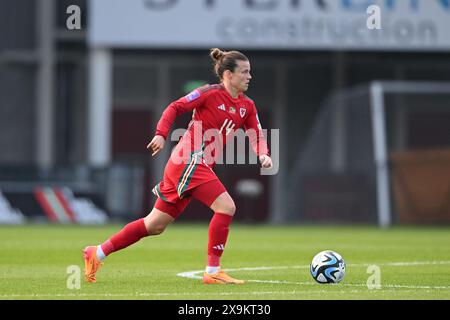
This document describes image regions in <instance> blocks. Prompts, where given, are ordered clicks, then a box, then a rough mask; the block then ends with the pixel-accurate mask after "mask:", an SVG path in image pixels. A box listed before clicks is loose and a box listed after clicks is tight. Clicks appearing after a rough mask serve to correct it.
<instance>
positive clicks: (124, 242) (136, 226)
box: [101, 218, 148, 256]
mask: <svg viewBox="0 0 450 320" xmlns="http://www.w3.org/2000/svg"><path fill="white" fill-rule="evenodd" d="M146 236H148V231H147V228H146V227H145V223H144V219H143V218H142V219H139V220H136V221H133V222H130V223H129V224H127V225H126V226H125V227H123V229H122V230H120V231H119V232H118V233H116V234H115V235H113V236H112V237H111V238H109V239H108V240H106V241H105V242H104V243H103V244H102V245H101V246H102V251H103V253H104V254H105V256H108V255H109V254H111V253H113V252H115V251H119V250H122V249H124V248H126V247H128V246H129V245H132V244H133V243H135V242H138V241H139V240H140V239H142V238H143V237H146Z"/></svg>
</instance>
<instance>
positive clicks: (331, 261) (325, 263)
mask: <svg viewBox="0 0 450 320" xmlns="http://www.w3.org/2000/svg"><path fill="white" fill-rule="evenodd" d="M310 271H311V276H312V277H313V278H314V280H316V281H317V282H319V283H338V282H341V281H342V279H343V278H344V276H345V261H344V259H343V258H342V256H341V255H340V254H339V253H337V252H334V251H331V250H325V251H322V252H319V253H318V254H316V255H315V256H314V258H313V260H312V262H311V268H310Z"/></svg>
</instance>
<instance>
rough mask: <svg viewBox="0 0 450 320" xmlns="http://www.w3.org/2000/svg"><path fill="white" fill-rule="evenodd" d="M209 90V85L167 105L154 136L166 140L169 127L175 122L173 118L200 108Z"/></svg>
mask: <svg viewBox="0 0 450 320" xmlns="http://www.w3.org/2000/svg"><path fill="white" fill-rule="evenodd" d="M209 89H210V85H205V86H203V87H200V88H197V89H195V90H194V91H192V92H191V93H189V94H188V95H186V96H184V97H181V98H180V99H178V100H176V101H174V102H172V103H171V104H169V105H168V106H167V108H166V109H165V110H164V112H163V113H162V116H161V118H160V119H159V121H158V124H157V126H156V132H155V135H160V136H163V137H164V139H167V136H168V134H169V130H170V127H171V126H172V124H173V122H174V121H175V118H176V117H178V116H179V115H181V114H183V113H186V112H189V111H192V110H194V109H195V108H199V107H201V106H202V105H203V103H204V102H205V100H206V97H207V92H208V91H209Z"/></svg>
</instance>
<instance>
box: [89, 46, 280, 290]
mask: <svg viewBox="0 0 450 320" xmlns="http://www.w3.org/2000/svg"><path fill="white" fill-rule="evenodd" d="M210 56H211V58H212V59H213V61H214V71H215V73H216V75H217V76H218V78H219V79H220V84H214V85H205V86H203V87H200V88H198V89H195V90H194V91H192V92H191V93H190V94H188V95H186V96H185V97H182V98H180V99H178V100H177V101H174V102H172V103H171V104H170V105H169V106H168V107H167V108H166V109H165V111H164V112H163V114H162V117H161V119H160V120H159V122H158V125H157V129H156V133H155V136H154V138H153V139H152V140H151V142H150V143H149V144H148V146H147V148H148V149H151V151H152V156H155V155H156V154H158V153H159V152H160V151H161V149H162V148H164V144H165V141H166V139H167V136H168V134H169V130H170V127H171V125H172V123H173V122H174V120H175V118H176V117H177V116H179V115H180V114H182V113H185V112H189V111H193V115H192V120H191V122H190V123H189V126H188V130H187V131H186V133H185V134H184V136H183V137H182V138H181V139H180V141H179V142H178V144H177V146H176V147H175V149H174V151H173V152H172V154H171V156H170V159H169V161H168V162H167V165H166V167H165V170H164V177H163V180H162V181H161V182H160V183H158V184H157V185H156V186H155V187H154V188H153V190H152V191H153V193H154V194H155V195H156V196H157V197H158V198H157V200H156V203H155V206H154V208H153V210H152V211H151V212H150V214H149V215H147V216H146V217H145V218H142V219H139V220H136V221H133V222H131V223H129V224H127V225H126V226H125V227H124V228H123V229H122V230H121V231H119V232H118V233H116V234H114V235H113V236H112V237H111V238H109V239H108V240H106V241H105V242H104V243H103V244H100V245H97V246H88V247H86V248H85V249H84V251H83V253H84V261H85V270H84V272H85V277H86V280H87V281H89V282H95V281H96V279H95V275H96V272H97V270H98V268H99V267H100V266H101V265H102V263H103V260H104V259H105V257H107V256H108V255H109V254H111V253H113V252H116V251H119V250H121V249H124V248H126V247H128V246H129V245H131V244H133V243H135V242H137V241H139V240H140V239H141V238H143V237H147V236H150V235H158V234H161V233H162V232H163V231H164V230H165V228H166V227H167V225H168V224H170V223H171V222H172V221H174V220H175V219H176V218H177V217H178V216H179V215H180V214H181V213H182V212H183V210H184V209H185V208H186V206H187V205H188V204H189V202H190V201H191V199H192V198H195V199H197V200H199V201H201V202H202V203H204V204H205V205H207V206H208V207H210V208H211V209H212V210H213V211H214V215H213V217H212V219H211V222H210V224H209V233H208V234H209V240H208V250H207V252H208V256H207V266H206V269H205V272H204V275H203V282H204V283H205V284H242V283H244V281H243V280H237V279H234V278H232V277H230V276H229V275H227V274H226V273H225V272H224V271H223V270H221V269H220V258H221V256H222V253H223V251H224V249H225V244H226V242H227V237H228V231H229V226H230V223H231V220H232V219H233V216H234V213H235V210H236V208H235V204H234V202H233V199H232V198H231V196H230V195H229V194H228V192H227V191H226V189H225V187H224V186H223V185H222V183H221V182H220V181H219V179H218V177H217V176H216V174H215V173H214V171H213V170H212V168H213V167H214V164H215V161H216V159H217V157H218V155H219V152H221V151H222V150H223V146H224V145H225V143H226V141H227V139H229V138H230V137H232V136H233V134H232V133H233V132H234V131H235V130H237V129H238V128H240V127H242V126H244V127H245V130H246V133H247V135H248V136H249V140H250V142H251V145H252V148H253V150H254V151H255V152H256V154H257V155H258V156H259V161H260V163H261V166H262V167H263V168H271V167H272V160H271V158H270V156H269V154H268V148H267V144H266V141H265V139H264V135H263V134H262V128H261V125H260V123H259V119H258V114H257V111H256V107H255V104H254V103H253V101H252V100H251V99H249V98H248V97H247V96H245V95H244V94H243V93H244V92H245V91H247V89H248V85H249V82H250V79H251V78H252V77H251V75H250V62H249V60H248V59H247V57H246V56H245V55H243V54H242V53H240V52H238V51H229V52H224V51H221V50H220V49H217V48H214V49H212V50H211V52H210ZM212 136H214V138H212ZM217 146H218V147H219V148H221V149H219V150H217V149H218V148H217Z"/></svg>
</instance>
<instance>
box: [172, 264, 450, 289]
mask: <svg viewBox="0 0 450 320" xmlns="http://www.w3.org/2000/svg"><path fill="white" fill-rule="evenodd" d="M443 264H444V265H445V264H450V261H411V262H385V263H373V264H369V263H363V264H348V265H347V267H351V268H357V267H368V266H370V265H378V266H392V267H408V266H421V265H443ZM280 269H309V265H297V266H273V267H244V268H233V269H224V271H228V272H230V271H260V270H280ZM203 272H204V270H195V271H187V272H181V273H178V274H177V276H179V277H183V278H190V279H202V276H200V275H199V274H203ZM246 281H247V282H258V283H275V284H295V285H317V284H316V283H314V282H294V281H283V280H246ZM338 285H339V286H344V287H366V286H367V285H366V284H347V283H339V284H338ZM382 288H393V289H395V288H398V289H400V288H405V289H427V290H429V289H434V290H436V289H444V290H445V289H450V286H409V285H396V284H387V285H383V286H382Z"/></svg>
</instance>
